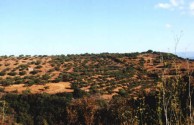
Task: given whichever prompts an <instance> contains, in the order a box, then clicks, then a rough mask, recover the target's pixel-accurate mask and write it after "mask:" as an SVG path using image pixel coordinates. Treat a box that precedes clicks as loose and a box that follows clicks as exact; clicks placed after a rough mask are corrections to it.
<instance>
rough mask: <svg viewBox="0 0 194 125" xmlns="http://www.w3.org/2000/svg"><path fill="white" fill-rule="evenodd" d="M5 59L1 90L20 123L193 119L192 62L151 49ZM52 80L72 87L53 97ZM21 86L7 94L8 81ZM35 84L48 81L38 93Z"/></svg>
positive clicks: (88, 124) (176, 121) (177, 121)
mask: <svg viewBox="0 0 194 125" xmlns="http://www.w3.org/2000/svg"><path fill="white" fill-rule="evenodd" d="M5 59H6V62H7V64H9V65H7V66H4V65H1V66H0V69H1V70H0V84H1V87H2V88H1V90H0V92H1V93H3V94H4V96H3V97H2V98H3V99H4V100H5V101H6V102H7V103H8V104H9V107H8V110H7V112H6V113H7V114H12V113H15V115H14V116H15V119H14V120H15V122H17V123H21V124H26V123H29V124H36V125H39V124H43V123H44V124H85V125H91V124H94V123H95V124H106V125H107V124H110V125H112V124H118V125H120V124H134V125H136V124H167V125H169V124H190V125H191V123H193V121H192V119H193V116H194V114H193V104H194V103H193V99H194V94H193V88H194V73H193V70H194V62H193V61H192V60H189V61H188V60H184V59H182V58H180V57H177V56H176V55H173V54H169V53H159V52H154V51H152V50H148V51H147V52H143V53H124V54H117V53H102V54H88V53H86V54H81V55H67V56H65V55H58V56H25V55H20V56H19V57H14V56H11V57H6V56H5V57H1V58H0V64H4V60H5ZM13 64H14V65H13ZM188 64H189V65H188ZM188 66H189V67H188ZM49 82H54V83H53V84H58V83H59V82H63V83H66V82H68V83H70V85H71V86H70V87H69V88H67V89H64V90H60V91H59V92H60V93H53V94H51V95H49V94H46V93H44V92H45V91H46V90H47V91H49V90H50V89H51V88H52V87H49V86H46V85H47V83H49ZM20 84H24V87H26V89H23V91H20V90H19V89H22V86H21V88H19V89H18V88H17V89H12V91H9V93H12V94H9V93H8V90H7V88H8V87H10V85H20ZM35 84H36V85H45V86H43V87H40V88H39V90H37V91H38V92H39V93H38V94H37V93H36V94H34V93H33V92H34V91H33V90H31V89H29V88H30V87H31V86H32V85H35ZM58 89H60V88H58ZM16 90H17V91H16ZM67 90H71V91H67ZM41 92H43V94H41ZM16 93H17V94H16ZM188 103H189V105H188ZM88 111H90V112H88Z"/></svg>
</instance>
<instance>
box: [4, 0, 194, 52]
mask: <svg viewBox="0 0 194 125" xmlns="http://www.w3.org/2000/svg"><path fill="white" fill-rule="evenodd" d="M193 29H194V0H0V55H20V54H24V55H55V54H79V53H102V52H110V53H117V52H119V53H125V52H126V53H128V52H142V51H147V50H148V49H152V50H154V51H163V52H172V53H174V52H175V47H176V45H177V51H178V52H185V51H187V52H190V51H194V37H193V35H194V30H193ZM177 38H178V39H177ZM179 38H180V39H179ZM177 42H178V44H176V43H177Z"/></svg>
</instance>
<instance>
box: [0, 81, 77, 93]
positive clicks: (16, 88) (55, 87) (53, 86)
mask: <svg viewBox="0 0 194 125" xmlns="http://www.w3.org/2000/svg"><path fill="white" fill-rule="evenodd" d="M70 86H71V83H69V82H59V83H47V84H44V85H32V86H25V85H24V84H18V85H10V86H6V87H2V86H0V87H1V88H4V91H5V92H10V93H12V92H13V93H19V94H21V93H22V92H23V91H25V90H29V91H30V92H31V93H33V94H36V93H48V94H56V93H62V92H73V90H72V89H70Z"/></svg>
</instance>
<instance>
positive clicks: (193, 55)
mask: <svg viewBox="0 0 194 125" xmlns="http://www.w3.org/2000/svg"><path fill="white" fill-rule="evenodd" d="M177 55H178V56H180V57H183V58H189V59H194V52H178V54H177Z"/></svg>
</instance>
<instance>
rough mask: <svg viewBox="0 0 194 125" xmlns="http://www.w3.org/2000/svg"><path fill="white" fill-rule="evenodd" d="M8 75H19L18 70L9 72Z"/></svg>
mask: <svg viewBox="0 0 194 125" xmlns="http://www.w3.org/2000/svg"><path fill="white" fill-rule="evenodd" d="M8 75H10V76H15V75H17V73H16V72H9V73H8Z"/></svg>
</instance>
